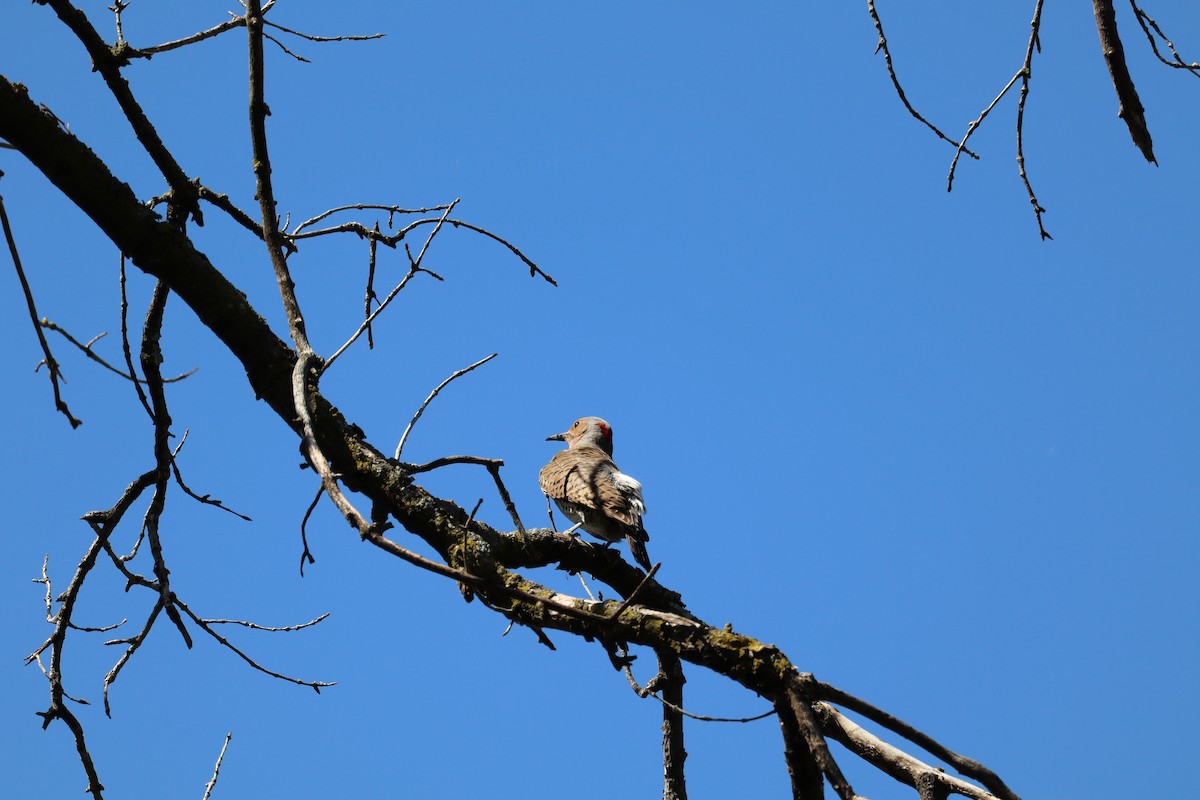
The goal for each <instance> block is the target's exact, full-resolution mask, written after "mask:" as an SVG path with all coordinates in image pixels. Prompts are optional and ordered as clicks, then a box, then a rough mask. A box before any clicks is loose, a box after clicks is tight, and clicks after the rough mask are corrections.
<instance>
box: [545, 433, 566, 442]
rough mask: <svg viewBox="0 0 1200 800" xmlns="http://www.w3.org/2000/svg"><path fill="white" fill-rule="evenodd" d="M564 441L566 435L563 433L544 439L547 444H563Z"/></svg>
mask: <svg viewBox="0 0 1200 800" xmlns="http://www.w3.org/2000/svg"><path fill="white" fill-rule="evenodd" d="M566 440H567V435H566V434H565V433H556V434H554V435H553V436H547V437H546V441H547V442H565V441H566Z"/></svg>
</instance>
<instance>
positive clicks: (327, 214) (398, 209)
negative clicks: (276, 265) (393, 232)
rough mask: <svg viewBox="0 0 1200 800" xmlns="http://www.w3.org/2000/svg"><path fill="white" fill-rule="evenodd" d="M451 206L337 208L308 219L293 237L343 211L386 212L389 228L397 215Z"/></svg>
mask: <svg viewBox="0 0 1200 800" xmlns="http://www.w3.org/2000/svg"><path fill="white" fill-rule="evenodd" d="M447 208H449V205H438V206H428V207H425V208H403V207H401V206H384V205H375V204H373V203H354V204H352V205H346V206H337V207H335V208H331V209H329V210H328V211H322V212H321V213H320V214H318V215H317V216H315V217H313V218H312V219H306V220H304V222H301V223H300V224H299V225H297V226H296V227H295V228H293V229H292V233H291V236H293V237H296V235H297V234H299V233H301V232H303V231H304V229H305V228H311V227H312V226H313V225H316V224H317V223H318V222H320V221H321V220H323V219H327V218H329V217H331V216H333V215H334V214H340V213H341V212H343V211H386V212H387V213H388V227H389V228H390V227H391V226H392V218H393V217H394V216H395V215H397V214H428V213H430V212H434V211H445V210H446V209H447Z"/></svg>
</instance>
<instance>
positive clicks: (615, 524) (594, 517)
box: [538, 417, 650, 570]
mask: <svg viewBox="0 0 1200 800" xmlns="http://www.w3.org/2000/svg"><path fill="white" fill-rule="evenodd" d="M546 441H563V442H566V443H567V449H566V450H560V451H559V452H557V453H555V454H554V458H552V459H550V463H549V464H547V465H546V466H544V467H542V471H541V472H540V473H539V474H538V482H539V483H540V484H541V486H542V491H543V492H545V494H546V496H547V497H549V498H550V499H552V500H553V501H554V503H555V505H557V506H558V509H559V510H560V511H561V512H562V513H563V515H564V516H566V517H567V519H569V520H571V521H572V522H574V523H575V527H577V528H583V529H584V530H585V531H587V532H588V533H590V534H591V535H592V536H595V537H596V538H597V539H603V540H604V541H606V542H619V541H620V540H621V539H622V538H624V539H625V541H626V542H628V543H629V551H630V552H631V553H632V554H633V558H634V560H635V561H637V563H638V564H640V565H641V566H642V567H643V568H645V569H647V570H648V569H650V556H649V554H647V552H646V542H647V541H649V540H650V536H649V534H647V533H646V529H645V528H643V527H642V515H643V514H645V513H646V503H645V501H643V500H642V484H641V483H639V482H638V481H637V480H635V479H634V478H631V477H630V476H628V475H626V474H625V473H624V472H621V470H619V469H617V465H616V464H614V463H613V460H612V428H611V427H610V426H609V424H608V423H607V422H605V421H604V420H602V419H600V418H599V417H583V418H582V419H578V420H576V421H575V424H573V425H572V426H571V427H570V429H569V430H567V431H566V432H565V433H558V434H555V435H554V436H550V437H548V438H547V439H546Z"/></svg>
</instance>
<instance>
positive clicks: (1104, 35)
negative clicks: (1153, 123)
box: [1092, 0, 1158, 166]
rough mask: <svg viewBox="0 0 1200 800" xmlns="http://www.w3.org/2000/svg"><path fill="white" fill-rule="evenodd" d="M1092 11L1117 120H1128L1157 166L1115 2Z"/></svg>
mask: <svg viewBox="0 0 1200 800" xmlns="http://www.w3.org/2000/svg"><path fill="white" fill-rule="evenodd" d="M1092 10H1093V11H1094V12H1095V14H1096V32H1097V33H1098V34H1100V52H1101V53H1103V54H1104V63H1105V64H1106V65H1107V66H1108V74H1109V75H1110V76H1111V77H1112V82H1113V88H1114V89H1116V90H1117V100H1118V101H1119V102H1120V106H1119V107H1118V109H1117V116H1119V117H1120V118H1121V119H1123V120H1125V125H1126V126H1128V128H1129V136H1130V138H1132V139H1133V143H1134V144H1135V145H1137V148H1138V149H1139V150H1141V151H1142V155H1144V156H1145V157H1146V160H1147V161H1149V162H1150V163H1151V164H1154V165H1156V166H1157V165H1158V161H1156V160H1155V158H1154V142H1153V141H1152V140H1151V138H1150V128H1149V127H1147V125H1146V110H1145V109H1144V108H1142V101H1141V99H1140V98H1139V97H1138V93H1137V89H1136V88H1135V87H1134V85H1133V76H1132V75H1130V74H1129V66H1128V65H1127V64H1126V63H1125V48H1124V47H1123V46H1122V45H1121V36H1120V35H1119V34H1118V33H1117V15H1116V12H1115V11H1114V9H1113V3H1112V0H1092Z"/></svg>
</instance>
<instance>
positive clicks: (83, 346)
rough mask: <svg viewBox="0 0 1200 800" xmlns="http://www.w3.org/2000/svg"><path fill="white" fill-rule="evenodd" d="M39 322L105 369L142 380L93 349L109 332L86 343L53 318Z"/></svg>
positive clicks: (186, 374) (166, 380)
mask: <svg viewBox="0 0 1200 800" xmlns="http://www.w3.org/2000/svg"><path fill="white" fill-rule="evenodd" d="M38 324H39V325H40V326H41V327H43V328H45V329H46V330H48V331H54V332H55V333H57V334H58V335H59V336H62V337H63V338H64V339H66V340H67V341H68V342H70V343H71V344H73V345H75V347H77V348H78V349H79V350H80V351H82V352H83V354H84V355H85V356H87V357H88V358H90V359H91V360H92V361H95V362H96V363H97V364H99V365H100V366H102V367H104V368H105V369H107V370H108V371H110V372H112V373H113V374H115V375H120V376H121V377H122V378H124V379H125V380H127V381H140V380H141V378H139V377H137V376H136V375H130V374H129V373H126V372H122V371H121V370H119V369H117V368H116V367H114V366H113V365H112V364H110V363H108V362H107V361H105V360H104V359H103V358H101V357H100V356H99V355H97V354H96V351H95V350H93V349H92V345H94V344H95V343H96V342H98V341H100V340H101V339H103V338H104V337H105V336H107V335H108V333H107V332H105V333H99V334H97V335H96V336H95V337H93V338H92V340H91V341H89V342H87V343H84V342H81V341H79V340H78V339H76V338H75V337H74V336H72V335H71V334H70V333H68V332H67V331H66V329H65V328H63V327H61V326H60V325H58V324H57V323H55V322H52V321H51V320H48V319H46V318H45V317H42V318H41V319H40V320H38ZM199 369H200V368H199V367H192V368H191V369H189V370H188V371H187V372H184V373H182V374H180V375H176V376H175V377H173V378H163V383H176V382H178V381H182V380H184V379H185V378H190V377H191V376H193V375H195V374H196V372H197V371H198V370H199Z"/></svg>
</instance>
